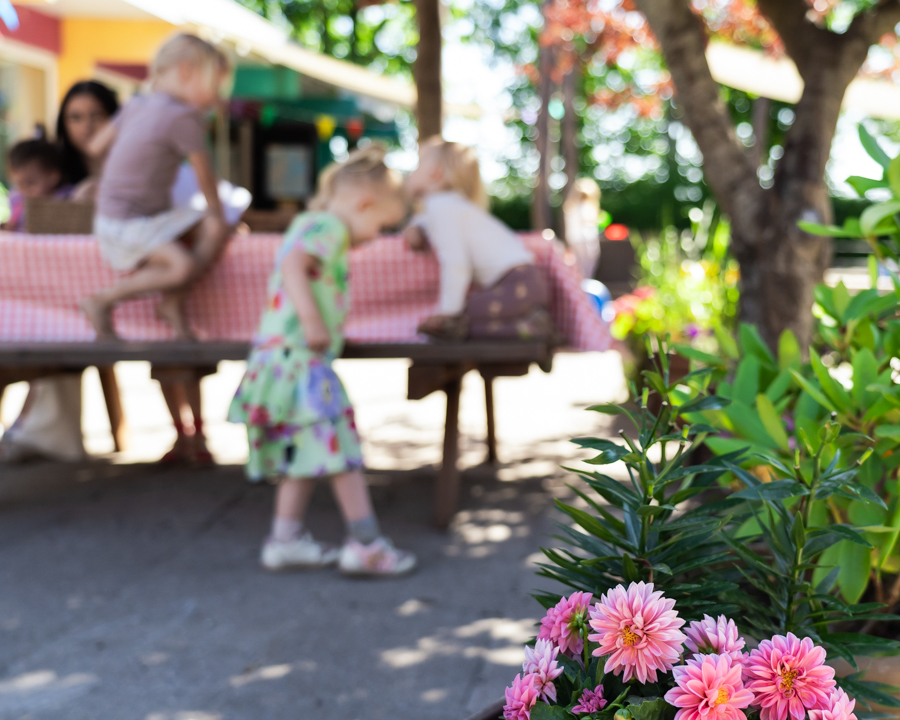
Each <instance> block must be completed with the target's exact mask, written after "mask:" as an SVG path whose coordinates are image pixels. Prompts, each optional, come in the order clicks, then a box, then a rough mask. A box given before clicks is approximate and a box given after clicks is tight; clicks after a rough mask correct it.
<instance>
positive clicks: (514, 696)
mask: <svg viewBox="0 0 900 720" xmlns="http://www.w3.org/2000/svg"><path fill="white" fill-rule="evenodd" d="M591 600H592V596H591V595H590V594H589V593H573V594H572V595H571V596H569V597H568V598H565V597H564V598H562V599H561V600H560V601H559V603H557V604H556V605H555V606H554V607H552V608H550V609H549V610H548V611H547V614H546V616H545V617H544V619H543V620H542V621H541V630H540V632H539V633H538V639H537V641H536V642H535V645H534V647H533V648H530V647H529V648H526V650H525V654H526V660H525V664H524V665H523V667H522V669H523V673H522V674H520V675H516V678H515V680H514V681H513V685H512V687H510V688H507V690H506V706H505V707H504V709H503V717H504V718H505V719H506V720H530V717H531V710H532V708H533V707H534V705H535V703H537V702H538V701H539V700H543V701H545V702H552V703H555V702H556V700H557V690H556V687H555V685H554V682H553V681H554V680H555V679H556V678H557V677H559V676H560V675H561V674H562V673H563V668H562V667H560V666H559V663H558V661H557V658H558V656H559V653H563V654H564V655H567V656H569V657H572V658H578V659H579V660H580V658H581V653H582V652H583V651H584V636H585V635H586V636H587V640H588V641H589V642H591V643H597V647H596V648H595V649H593V651H592V655H594V656H596V657H605V658H606V663H605V666H604V672H605V673H612V674H614V675H621V676H622V680H623V681H625V682H628V681H629V680H631V679H632V678H635V679H637V680H638V681H639V682H641V683H648V682H656V681H657V679H658V674H659V673H667V672H669V671H670V670H671V671H672V676H673V679H674V681H675V687H674V688H672V689H671V690H669V691H668V692H667V693H666V695H665V700H666V702H668V703H669V704H670V705H672V706H674V707H676V708H678V711H677V713H676V715H675V719H674V720H746V714H745V710H746V709H747V708H755V709H758V710H759V713H760V720H805V718H807V717H808V718H809V720H857V718H856V715H855V714H854V713H853V710H854V708H855V705H856V701H855V700H853V699H851V698H850V697H849V696H848V695H847V694H846V693H845V692H844V691H843V690H841V689H839V688H837V686H836V683H835V680H834V669H832V668H831V667H829V666H827V665H825V650H824V649H823V648H821V647H818V646H816V645H815V644H814V643H813V641H812V640H810V639H809V638H803V639H800V638H798V637H796V636H795V635H794V634H793V633H788V634H787V635H786V636H782V635H776V636H774V637H772V638H771V639H769V640H763V641H762V642H761V643H760V644H759V647H758V648H756V649H755V650H752V651H751V652H749V653H747V652H745V651H744V645H745V643H744V640H743V638H741V637H740V635H739V633H738V629H737V626H736V625H735V623H734V621H733V620H730V619H728V618H726V617H724V616H720V617H718V618H716V619H713V618H712V617H710V616H709V615H705V616H704V617H703V619H702V620H698V621H694V622H691V623H690V624H689V625H688V626H687V627H684V625H685V622H684V620H682V619H681V618H679V616H678V613H677V611H676V610H675V607H674V606H675V601H674V600H670V599H668V598H666V597H664V596H663V594H662V593H661V592H659V591H655V590H654V587H653V585H652V584H651V583H643V582H640V583H631V584H630V585H629V586H628V588H627V589H626V588H625V587H624V586H622V585H619V586H617V587H615V588H613V589H612V590H610V591H609V592H607V593H606V594H604V595H603V596H602V597H601V598H600V600H599V602H596V603H594V605H593V606H591V605H590V603H591ZM682 628H684V631H683V632H682ZM591 631H593V632H591ZM588 633H590V634H588ZM688 654H690V655H691V656H690V657H688ZM681 658H686V659H685V660H684V664H682V665H678V663H679V662H680V661H681ZM575 697H576V696H574V695H573V698H572V699H573V700H575ZM577 697H578V700H577V703H576V704H575V706H574V707H573V708H572V713H574V714H575V715H590V714H593V713H596V712H599V711H600V710H602V709H603V708H604V707H606V705H607V704H608V701H607V700H606V699H604V697H603V687H602V686H601V685H598V686H597V687H596V688H594V689H593V690H591V689H590V688H584V689H582V691H581V692H580V694H579V695H578V696H577Z"/></svg>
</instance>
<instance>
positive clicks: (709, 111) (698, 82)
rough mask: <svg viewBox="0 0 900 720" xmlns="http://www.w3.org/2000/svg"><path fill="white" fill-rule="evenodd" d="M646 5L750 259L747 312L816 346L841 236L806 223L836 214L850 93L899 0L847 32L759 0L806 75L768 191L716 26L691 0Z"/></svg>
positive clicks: (711, 175) (793, 5)
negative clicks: (709, 35)
mask: <svg viewBox="0 0 900 720" xmlns="http://www.w3.org/2000/svg"><path fill="white" fill-rule="evenodd" d="M637 5H638V7H639V9H640V10H641V11H642V12H644V14H645V15H646V17H647V20H648V22H649V24H650V27H651V29H652V30H653V33H654V35H655V36H656V38H657V40H658V41H659V43H660V45H661V47H662V50H663V54H664V55H665V58H666V62H667V63H668V66H669V70H670V71H671V73H672V79H673V80H674V83H675V87H676V89H677V96H676V102H677V103H678V104H680V105H681V106H682V107H683V108H684V110H685V113H684V116H685V122H686V124H687V125H688V127H689V128H690V130H691V133H692V134H693V135H694V138H695V139H696V141H697V144H698V146H699V147H700V150H701V152H702V153H703V158H704V163H703V166H704V172H705V175H706V179H707V182H708V183H709V185H710V187H711V188H712V190H713V192H714V193H715V195H716V198H717V200H718V201H719V204H720V205H721V206H722V208H723V210H724V211H725V212H726V213H727V214H728V215H729V217H730V218H731V223H732V245H731V247H732V251H733V252H734V254H735V257H737V259H738V262H739V263H740V266H741V319H742V320H743V321H746V322H750V323H753V324H755V325H756V326H757V327H758V329H759V331H760V334H761V335H762V336H763V338H764V339H765V340H766V342H767V343H768V344H769V346H770V347H773V348H774V347H776V345H777V342H778V338H779V336H780V335H781V333H782V332H783V331H784V330H792V331H793V332H794V334H795V335H796V336H797V338H798V340H799V341H800V342H801V344H802V345H803V346H806V345H807V344H808V343H809V341H810V339H811V336H812V329H813V322H812V305H813V289H814V287H815V285H816V284H817V283H818V282H821V280H822V277H823V275H824V272H825V269H826V268H827V267H828V263H829V262H830V259H831V245H830V243H829V242H828V241H827V240H826V239H824V238H818V237H813V236H810V235H808V234H806V233H804V232H802V231H801V230H800V229H799V228H798V227H797V223H798V221H800V220H805V219H808V220H813V221H816V222H828V221H829V220H830V219H831V204H830V200H829V197H828V189H827V187H826V184H825V165H826V163H827V161H828V156H829V153H830V150H831V141H832V138H833V137H834V132H835V129H836V126H837V120H838V115H839V113H840V107H841V101H842V99H843V97H844V92H845V90H846V88H847V86H848V85H849V84H850V81H851V80H853V78H854V77H855V76H856V73H857V72H858V71H859V68H860V66H861V65H862V63H863V61H864V60H865V58H866V53H867V52H868V48H869V46H870V45H871V44H872V43H873V42H875V41H876V40H877V39H878V38H879V37H880V34H881V33H883V32H886V30H887V29H889V28H890V27H893V25H892V23H896V22H897V20H898V19H900V17H898V13H900V10H898V6H897V5H896V4H892V5H883V6H880V8H879V10H878V11H870V12H868V13H865V14H863V15H861V16H860V17H858V18H857V19H856V20H854V22H853V23H852V24H851V27H850V28H849V29H848V31H847V32H846V33H844V34H843V35H837V34H835V33H831V32H829V31H828V30H825V29H822V28H818V27H816V26H815V25H813V24H812V23H811V22H809V20H808V19H807V10H808V6H807V5H806V3H805V2H804V0H758V6H759V8H760V10H761V11H762V12H763V13H764V14H765V15H766V17H767V18H768V19H769V20H770V21H771V22H772V24H773V25H774V27H775V29H776V30H777V31H778V33H779V35H780V36H781V38H782V40H783V41H784V44H785V47H786V49H787V51H788V53H789V54H790V55H791V57H792V58H793V59H794V60H795V62H796V63H797V67H798V70H799V71H800V74H801V76H802V77H803V80H804V84H805V85H804V91H803V95H802V96H801V98H800V101H799V102H798V103H797V106H796V108H795V114H796V120H795V122H794V125H793V126H792V127H791V129H790V130H789V131H788V133H787V137H786V140H785V147H784V156H783V157H782V159H781V161H780V163H779V165H778V169H777V171H776V174H775V182H774V186H773V187H772V188H771V189H769V190H763V189H762V188H761V187H760V186H759V182H758V179H757V172H756V171H757V166H756V164H755V161H754V159H753V157H752V155H749V154H747V153H746V152H744V150H743V148H742V147H741V146H740V144H739V143H738V142H737V138H736V137H735V134H734V128H733V127H732V124H731V119H730V117H729V114H728V110H727V108H726V107H725V104H724V103H723V102H722V101H721V99H720V97H719V94H718V87H717V85H716V83H715V81H714V80H713V79H712V75H711V74H710V71H709V66H708V65H707V63H706V57H705V49H706V31H705V28H704V27H703V26H702V23H701V22H700V20H699V19H698V18H697V17H696V15H694V13H693V12H692V11H691V9H690V3H689V2H687V0H637Z"/></svg>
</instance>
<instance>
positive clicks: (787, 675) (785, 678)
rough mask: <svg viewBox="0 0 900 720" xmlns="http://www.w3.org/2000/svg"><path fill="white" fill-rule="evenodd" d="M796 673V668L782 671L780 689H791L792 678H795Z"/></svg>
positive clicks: (792, 687)
mask: <svg viewBox="0 0 900 720" xmlns="http://www.w3.org/2000/svg"><path fill="white" fill-rule="evenodd" d="M797 674H798V671H797V670H785V671H784V672H783V673H781V685H780V687H781V689H782V690H786V691H788V690H793V689H794V680H795V679H796V677H797Z"/></svg>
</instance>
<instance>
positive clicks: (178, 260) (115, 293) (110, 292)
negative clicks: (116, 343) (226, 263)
mask: <svg viewBox="0 0 900 720" xmlns="http://www.w3.org/2000/svg"><path fill="white" fill-rule="evenodd" d="M194 267H195V262H194V258H193V257H192V256H191V254H190V253H189V252H188V250H187V249H186V248H185V247H184V246H183V245H181V244H180V243H177V242H172V243H169V244H167V245H163V246H162V247H161V248H159V249H157V250H155V251H154V252H153V253H152V254H151V255H150V256H149V257H148V258H147V259H146V261H145V262H144V264H143V265H141V266H140V267H139V268H138V269H137V270H136V271H135V272H134V273H132V274H131V275H129V276H128V277H125V278H122V279H121V280H120V281H119V282H117V283H116V284H115V285H113V286H112V287H110V288H107V289H106V290H101V291H100V292H98V293H97V294H96V295H94V296H92V297H88V298H85V299H84V300H82V301H81V309H82V310H83V311H84V313H85V315H87V318H88V320H89V321H90V323H91V324H92V325H93V326H94V329H95V330H96V331H97V337H98V339H113V338H115V337H116V334H115V330H114V329H113V326H112V309H113V307H115V305H116V304H118V303H120V302H122V301H124V300H129V299H131V298H134V297H138V296H140V295H145V294H147V293H151V292H155V291H163V292H165V291H167V290H173V289H175V288H179V287H181V286H182V285H185V284H186V283H187V282H188V281H189V280H190V278H191V275H192V273H193V271H194Z"/></svg>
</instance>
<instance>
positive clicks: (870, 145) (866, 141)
mask: <svg viewBox="0 0 900 720" xmlns="http://www.w3.org/2000/svg"><path fill="white" fill-rule="evenodd" d="M859 141H860V142H861V143H862V146H863V149H864V150H865V151H866V153H867V154H868V155H869V157H870V158H872V159H873V160H874V161H875V162H877V163H878V164H879V165H881V167H883V168H884V169H885V170H887V169H888V168H889V167H890V165H891V159H890V158H889V157H888V154H887V153H886V152H885V151H884V149H883V148H882V147H881V145H879V144H878V141H877V140H876V139H875V138H874V137H872V135H871V134H870V133H869V131H868V130H866V128H865V127H864V126H863V124H862V123H860V124H859Z"/></svg>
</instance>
